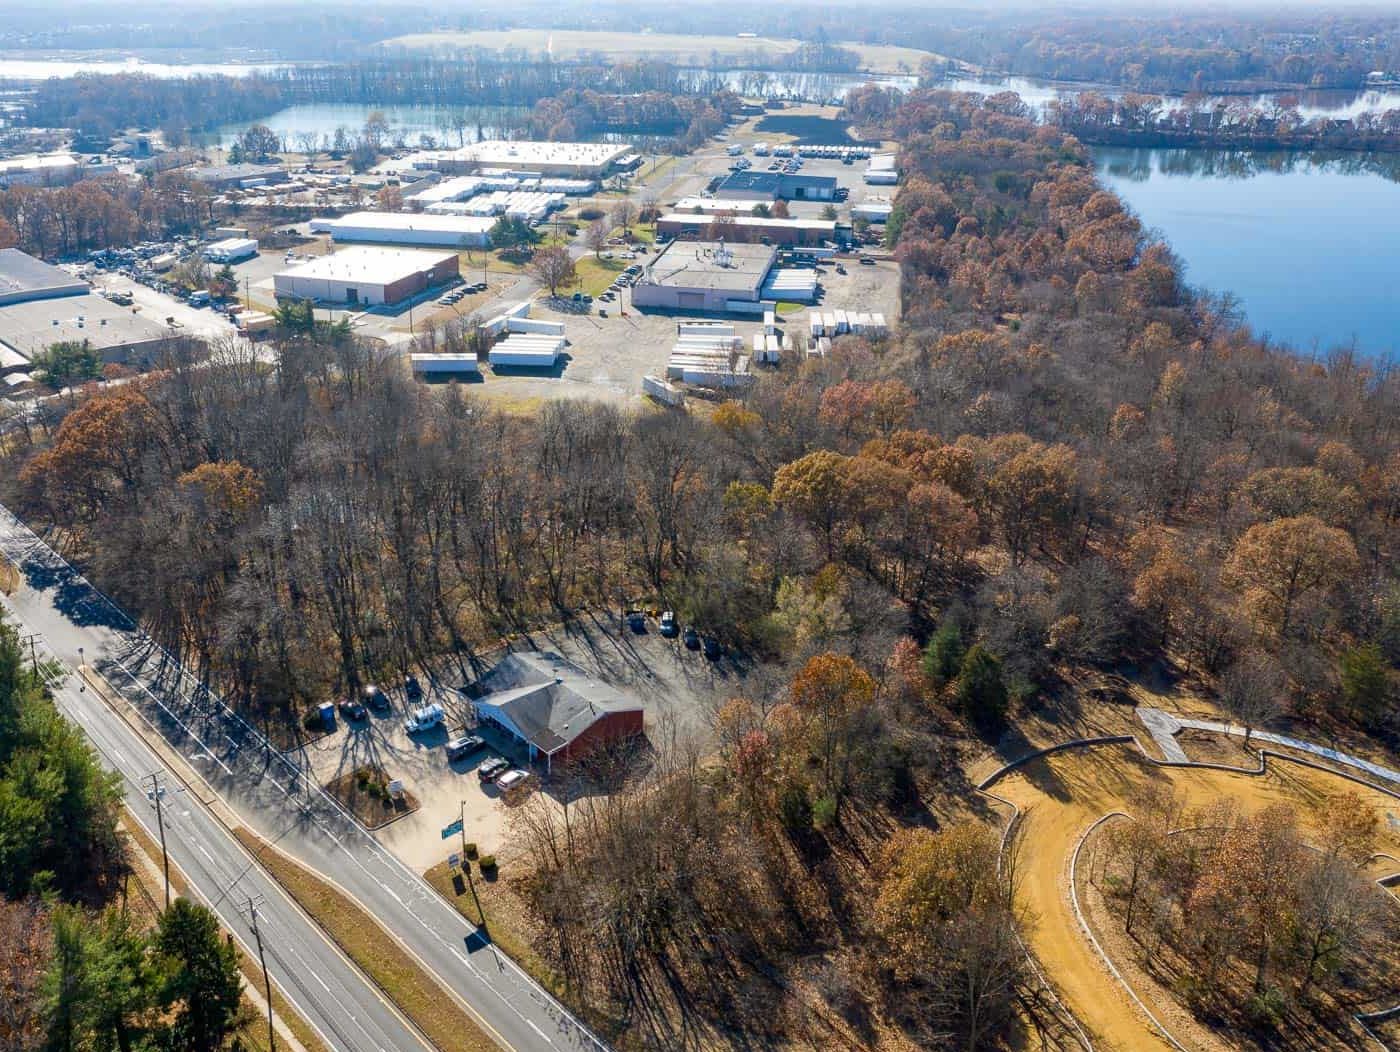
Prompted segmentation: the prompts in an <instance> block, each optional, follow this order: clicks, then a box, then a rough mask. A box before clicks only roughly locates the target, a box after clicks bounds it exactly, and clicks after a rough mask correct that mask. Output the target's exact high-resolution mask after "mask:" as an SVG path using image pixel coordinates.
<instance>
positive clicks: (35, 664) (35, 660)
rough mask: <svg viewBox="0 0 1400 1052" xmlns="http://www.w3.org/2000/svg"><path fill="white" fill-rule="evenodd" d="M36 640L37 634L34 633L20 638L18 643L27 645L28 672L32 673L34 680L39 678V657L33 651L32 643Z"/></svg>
mask: <svg viewBox="0 0 1400 1052" xmlns="http://www.w3.org/2000/svg"><path fill="white" fill-rule="evenodd" d="M38 638H39V636H38V633H35V632H31V633H29V635H27V636H22V637H21V638H20V642H22V643H28V644H29V665H30V670H31V671H32V672H33V673H34V678H35V679H38V678H39V655H38V653H37V652H36V651H35V649H34V641H35V640H36V639H38Z"/></svg>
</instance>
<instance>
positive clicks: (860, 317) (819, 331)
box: [807, 310, 889, 341]
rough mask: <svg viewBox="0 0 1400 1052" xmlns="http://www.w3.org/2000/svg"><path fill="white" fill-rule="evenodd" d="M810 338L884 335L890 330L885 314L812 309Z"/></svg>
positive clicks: (809, 320) (809, 316)
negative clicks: (850, 334)
mask: <svg viewBox="0 0 1400 1052" xmlns="http://www.w3.org/2000/svg"><path fill="white" fill-rule="evenodd" d="M807 331H808V336H809V338H810V340H812V341H815V340H816V339H817V338H818V337H820V336H844V335H846V334H847V333H853V334H855V335H857V336H884V335H886V334H887V333H888V332H889V328H888V327H887V326H886V324H885V316H884V315H883V314H880V313H876V312H871V311H845V310H835V311H812V312H811V313H810V314H808V315H807Z"/></svg>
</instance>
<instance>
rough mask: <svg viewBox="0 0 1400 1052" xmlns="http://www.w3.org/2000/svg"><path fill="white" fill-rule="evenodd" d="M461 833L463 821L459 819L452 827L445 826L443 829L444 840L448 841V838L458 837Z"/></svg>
mask: <svg viewBox="0 0 1400 1052" xmlns="http://www.w3.org/2000/svg"><path fill="white" fill-rule="evenodd" d="M461 831H462V820H461V819H460V818H459V819H457V821H455V822H453V823H452V824H451V825H450V826H443V827H442V839H444V840H446V839H447V838H448V837H451V836H456V835H457V834H458V833H460V832H461Z"/></svg>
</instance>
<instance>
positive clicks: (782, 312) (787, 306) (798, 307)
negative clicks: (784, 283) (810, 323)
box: [773, 300, 807, 318]
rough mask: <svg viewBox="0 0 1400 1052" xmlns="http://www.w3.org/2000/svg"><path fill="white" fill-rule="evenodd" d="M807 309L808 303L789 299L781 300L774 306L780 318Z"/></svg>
mask: <svg viewBox="0 0 1400 1052" xmlns="http://www.w3.org/2000/svg"><path fill="white" fill-rule="evenodd" d="M806 309H807V305H806V304H804V303H792V302H791V301H789V300H779V301H778V302H777V304H776V305H775V306H774V308H773V310H774V312H775V313H776V314H777V315H778V317H780V318H786V317H787V316H788V315H789V314H796V313H797V312H798V311H804V310H806Z"/></svg>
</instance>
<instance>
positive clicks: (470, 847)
mask: <svg viewBox="0 0 1400 1052" xmlns="http://www.w3.org/2000/svg"><path fill="white" fill-rule="evenodd" d="M463 853H464V854H465V855H466V856H467V858H476V845H475V844H471V843H469V844H467V846H466V847H465V848H464V849H463Z"/></svg>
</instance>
